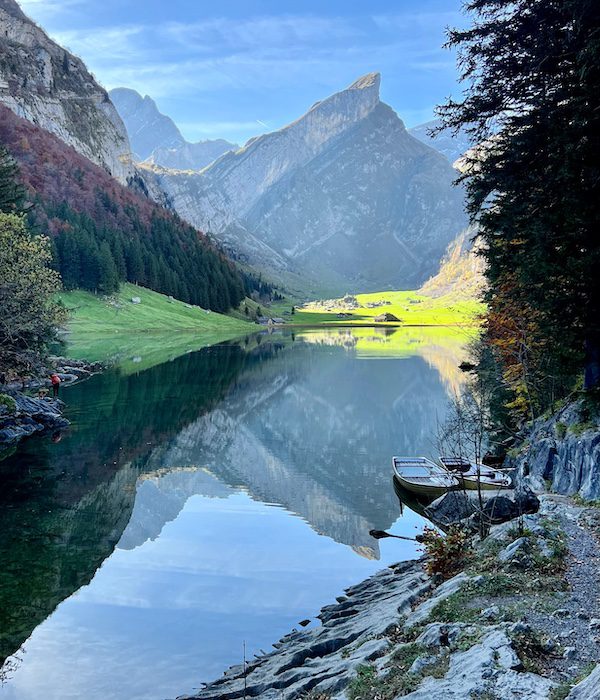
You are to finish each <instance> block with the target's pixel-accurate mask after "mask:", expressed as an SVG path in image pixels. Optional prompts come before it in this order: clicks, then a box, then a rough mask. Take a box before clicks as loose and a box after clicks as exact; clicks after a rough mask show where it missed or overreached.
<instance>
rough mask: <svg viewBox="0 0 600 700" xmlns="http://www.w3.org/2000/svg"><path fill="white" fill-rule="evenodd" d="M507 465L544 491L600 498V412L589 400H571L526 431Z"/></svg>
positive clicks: (535, 487) (586, 498) (588, 498)
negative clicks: (549, 490) (599, 412)
mask: <svg viewBox="0 0 600 700" xmlns="http://www.w3.org/2000/svg"><path fill="white" fill-rule="evenodd" d="M523 438H524V441H523V443H522V445H521V447H520V449H519V451H518V453H517V454H513V455H511V456H510V457H509V460H508V466H511V467H514V468H515V469H517V473H518V476H519V479H521V480H523V481H526V482H528V483H529V484H531V486H532V487H533V488H534V489H536V490H538V491H543V490H545V489H546V488H550V489H551V490H552V491H555V492H557V493H564V494H569V495H573V494H579V495H580V496H581V497H582V498H584V499H585V500H597V499H600V414H598V413H596V412H595V410H594V408H593V406H592V405H590V403H589V402H588V401H585V400H583V399H580V400H578V401H575V402H573V403H569V404H568V405H567V406H565V407H564V408H562V409H561V410H560V411H558V412H557V413H556V414H554V415H553V416H551V417H550V418H541V419H539V420H537V421H536V422H535V423H534V425H533V426H532V427H531V428H530V429H529V430H528V431H527V432H526V433H525V434H524V435H523Z"/></svg>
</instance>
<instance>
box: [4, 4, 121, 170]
mask: <svg viewBox="0 0 600 700" xmlns="http://www.w3.org/2000/svg"><path fill="white" fill-rule="evenodd" d="M0 103H3V104H5V105H6V106H7V107H9V108H10V109H11V110H12V111H13V112H15V113H16V114H18V115H19V116H21V117H24V118H25V119H27V120H28V121H30V122H33V123H34V124H36V125H37V126H40V127H41V128H42V129H45V130H47V131H50V132H51V133H53V134H55V135H56V136H58V137H59V138H60V139H62V140H63V141H64V142H65V143H67V144H68V145H70V146H72V147H73V148H75V150H77V151H78V152H79V153H81V154H82V155H84V156H85V157H86V158H89V159H90V160H91V161H92V162H94V163H96V164H97V165H100V166H102V167H103V168H104V169H105V170H107V171H108V172H109V173H110V174H111V175H112V176H113V177H115V178H117V179H118V180H119V181H121V182H123V183H124V182H127V180H128V179H129V178H131V177H132V176H133V173H134V170H133V165H132V163H131V158H130V150H131V149H130V147H129V139H128V136H127V132H126V130H125V126H124V125H123V122H122V121H121V118H120V117H119V115H118V114H117V111H116V109H115V108H114V106H113V104H112V102H111V101H110V98H109V96H108V93H107V92H106V90H104V88H102V87H101V86H100V85H99V84H98V83H97V82H96V80H95V79H94V77H93V76H92V74H91V73H90V72H89V71H88V70H87V68H86V67H85V65H84V63H83V61H81V59H79V58H77V57H76V56H73V55H72V54H70V53H69V52H68V51H66V50H65V49H63V48H62V47H61V46H59V45H58V44H57V43H55V42H54V41H52V40H51V39H50V38H49V37H48V36H47V34H46V33H45V32H44V31H43V30H42V29H40V27H38V26H37V25H36V24H34V23H33V22H32V21H31V20H30V19H29V18H28V17H27V16H26V15H25V14H24V13H23V12H22V11H21V9H20V8H19V6H18V4H17V3H16V2H15V1H14V0H0Z"/></svg>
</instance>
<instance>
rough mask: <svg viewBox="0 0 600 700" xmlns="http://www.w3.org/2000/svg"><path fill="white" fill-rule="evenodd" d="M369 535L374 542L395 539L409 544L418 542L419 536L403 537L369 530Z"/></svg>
mask: <svg viewBox="0 0 600 700" xmlns="http://www.w3.org/2000/svg"><path fill="white" fill-rule="evenodd" d="M369 535H371V537H373V538H374V539H376V540H382V539H383V538H384V537H395V538H396V539H397V540H408V541H409V542H420V541H421V540H420V535H417V536H416V537H403V536H402V535H392V534H391V532H386V531H385V530H369Z"/></svg>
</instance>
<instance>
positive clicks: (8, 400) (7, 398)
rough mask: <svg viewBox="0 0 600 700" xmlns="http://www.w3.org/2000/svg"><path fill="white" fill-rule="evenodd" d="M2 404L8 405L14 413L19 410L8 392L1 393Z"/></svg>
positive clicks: (10, 411)
mask: <svg viewBox="0 0 600 700" xmlns="http://www.w3.org/2000/svg"><path fill="white" fill-rule="evenodd" d="M0 406H6V408H7V410H8V412H9V413H14V412H15V411H16V410H17V404H16V403H15V400H14V399H13V397H12V396H8V395H7V394H0Z"/></svg>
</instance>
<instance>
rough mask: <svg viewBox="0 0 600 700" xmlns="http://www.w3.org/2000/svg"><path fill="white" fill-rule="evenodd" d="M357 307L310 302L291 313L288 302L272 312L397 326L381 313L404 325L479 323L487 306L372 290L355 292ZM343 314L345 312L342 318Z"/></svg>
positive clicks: (303, 321) (292, 318)
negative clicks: (361, 292)
mask: <svg viewBox="0 0 600 700" xmlns="http://www.w3.org/2000/svg"><path fill="white" fill-rule="evenodd" d="M352 296H353V297H354V298H355V299H356V300H357V302H358V308H350V307H349V306H348V304H345V303H344V302H343V300H341V299H337V300H327V301H316V302H309V303H307V304H305V305H304V306H301V307H296V309H295V312H294V314H293V315H288V314H290V311H291V306H290V305H289V304H285V303H281V304H273V305H272V306H271V307H270V308H269V313H270V315H283V314H286V315H285V316H283V317H284V318H285V320H286V321H288V322H289V323H292V324H294V325H338V326H339V325H359V326H360V325H373V324H378V325H379V324H381V325H383V326H393V325H398V322H397V321H391V322H378V321H375V318H376V317H377V316H379V315H380V314H384V313H388V314H393V315H394V316H395V317H396V318H397V319H399V322H400V324H401V325H403V326H477V325H479V322H480V316H481V314H482V313H483V312H484V310H485V306H484V305H483V304H482V303H481V302H479V301H476V300H472V299H470V300H464V299H457V298H456V296H454V295H447V296H443V297H437V298H434V297H430V296H425V295H424V294H420V293H419V292H416V291H401V292H373V293H370V294H356V295H352ZM340 314H344V316H343V317H341V318H340V316H339V315H340Z"/></svg>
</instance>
